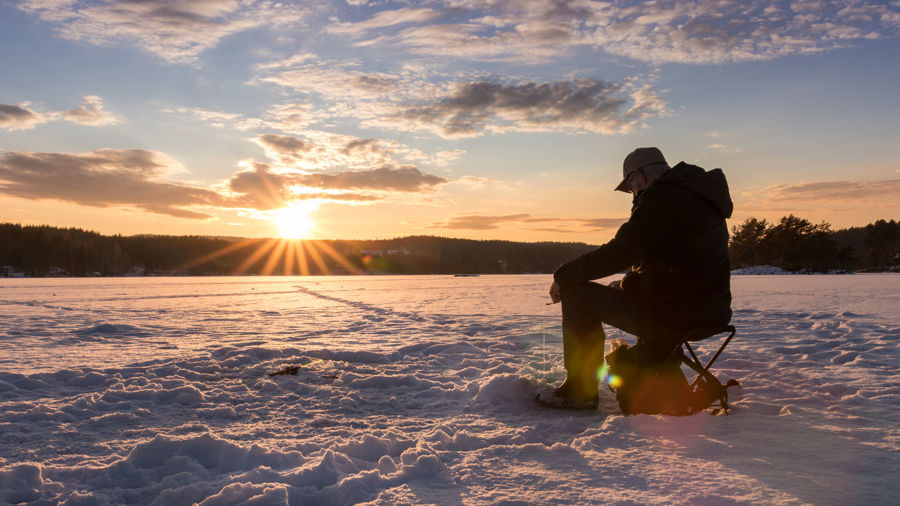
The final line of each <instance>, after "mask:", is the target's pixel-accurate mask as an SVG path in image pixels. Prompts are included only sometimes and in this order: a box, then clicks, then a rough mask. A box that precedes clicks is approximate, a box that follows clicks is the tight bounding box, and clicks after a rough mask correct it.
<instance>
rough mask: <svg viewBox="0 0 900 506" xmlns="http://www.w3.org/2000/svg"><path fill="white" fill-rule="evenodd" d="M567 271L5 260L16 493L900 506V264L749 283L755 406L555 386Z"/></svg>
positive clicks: (308, 500) (1, 346) (20, 499)
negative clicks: (176, 266)
mask: <svg viewBox="0 0 900 506" xmlns="http://www.w3.org/2000/svg"><path fill="white" fill-rule="evenodd" d="M548 285H549V277H548V276H480V277H468V278H459V277H456V278H455V277H452V276H409V277H399V276H398V277H390V276H373V277H309V278H301V277H295V278H264V277H252V278H248V277H244V278H240V277H238V278H143V279H141V278H122V279H102V278H91V279H2V280H0V310H2V314H3V318H2V319H0V336H2V338H0V504H4V503H12V504H18V503H26V504H68V505H76V504H79V505H80V504H107V503H113V504H165V505H171V504H194V503H199V504H203V505H213V504H266V505H268V504H347V503H369V504H398V503H399V504H404V503H405V504H417V503H440V504H447V503H451V504H452V503H476V504H481V503H497V502H499V503H512V504H523V503H550V504H554V503H557V504H576V503H577V504H587V503H627V504H635V503H638V504H654V503H655V504H660V503H665V504H722V503H739V504H744V503H756V504H759V503H786V504H804V503H815V504H897V503H898V502H900V489H898V488H897V487H896V486H894V483H893V482H894V481H895V477H896V476H897V475H898V474H900V452H898V446H900V427H898V424H897V420H898V419H900V375H898V373H897V364H898V363H900V362H898V360H900V352H898V351H900V346H898V338H900V326H898V322H900V275H897V274H857V275H853V276H767V275H762V276H739V277H735V278H734V279H733V281H732V285H733V292H734V304H733V307H734V309H735V315H734V319H733V323H734V324H735V326H736V327H737V328H738V333H737V336H736V337H735V339H734V341H733V342H732V344H730V345H729V347H728V350H727V351H726V353H725V354H724V355H723V356H722V357H721V358H720V359H719V361H718V362H717V364H716V370H717V372H718V373H719V375H720V376H721V377H723V378H736V379H739V380H740V381H741V382H742V384H743V391H742V399H741V400H740V401H738V402H736V403H735V407H734V409H733V412H732V414H731V415H729V416H721V415H720V416H712V415H711V414H709V413H703V414H699V415H695V416H691V417H665V416H648V415H638V416H623V415H622V414H621V413H620V412H619V410H618V408H617V406H616V404H615V401H614V399H613V398H612V395H611V394H610V393H609V392H607V391H605V390H602V391H601V403H600V404H601V405H600V408H599V409H598V410H597V411H596V412H594V413H569V412H562V411H554V410H547V409H543V408H540V407H538V406H536V405H535V404H534V402H533V395H534V391H535V390H536V389H538V388H539V387H540V386H542V385H545V384H547V383H555V382H557V381H559V380H561V379H562V377H563V376H564V371H563V369H562V366H561V359H562V354H561V351H562V350H561V339H560V328H559V306H546V305H545V303H546V302H547V297H546V291H547V288H548ZM609 337H610V338H617V337H625V338H626V340H628V341H629V342H633V339H634V338H633V337H631V336H627V335H624V336H623V335H622V334H621V333H619V332H618V331H617V330H610V331H609ZM699 345H700V346H699V347H700V348H701V350H709V349H710V348H712V347H714V346H715V345H716V343H705V342H704V343H699ZM276 372H281V373H282V374H275V375H272V374H273V373H276Z"/></svg>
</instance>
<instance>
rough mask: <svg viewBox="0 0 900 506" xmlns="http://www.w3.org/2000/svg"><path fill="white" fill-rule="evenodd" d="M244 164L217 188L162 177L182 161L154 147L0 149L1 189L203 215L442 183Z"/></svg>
mask: <svg viewBox="0 0 900 506" xmlns="http://www.w3.org/2000/svg"><path fill="white" fill-rule="evenodd" d="M282 140H283V139H282ZM244 167H245V170H243V171H241V172H238V173H237V174H235V175H233V176H232V177H230V178H229V179H228V180H227V181H225V187H224V188H223V191H215V190H212V189H208V188H199V187H195V186H191V185H187V184H184V183H180V182H174V181H166V180H164V179H165V176H166V174H169V173H172V172H176V171H180V170H181V166H180V164H179V163H178V162H176V161H175V160H173V159H171V158H169V157H168V156H166V155H164V154H162V153H159V152H157V151H150V150H143V149H99V150H95V151H89V152H86V153H79V154H72V153H41V152H22V151H17V152H0V194H2V195H6V196H10V197H16V198H23V199H31V200H45V199H50V200H59V201H63V202H70V203H74V204H79V205H85V206H92V207H112V206H126V207H133V208H137V209H141V210H143V211H147V212H151V213H156V214H164V215H168V216H174V217H177V218H187V219H208V218H212V217H213V214H211V213H214V212H215V211H216V210H222V209H252V210H259V211H264V210H271V209H278V208H280V207H284V206H285V205H287V204H289V203H290V202H292V201H296V200H313V199H315V200H320V201H323V202H337V203H365V202H373V201H378V200H385V199H389V198H391V197H392V196H395V195H399V194H405V195H409V194H415V193H422V192H427V191H431V190H433V189H434V188H436V187H437V186H439V185H442V184H444V183H447V182H448V180H447V179H445V178H442V177H438V176H434V175H431V174H426V173H424V172H421V171H420V170H419V169H417V168H415V167H413V166H409V165H407V166H382V167H374V168H370V169H365V170H344V171H339V172H335V173H306V172H296V171H293V172H277V171H275V170H273V168H272V167H271V166H270V165H269V164H266V163H260V162H246V163H245V164H244Z"/></svg>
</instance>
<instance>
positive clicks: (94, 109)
mask: <svg viewBox="0 0 900 506" xmlns="http://www.w3.org/2000/svg"><path fill="white" fill-rule="evenodd" d="M59 115H60V116H61V117H62V118H63V119H65V120H67V121H71V122H73V123H80V124H82V125H91V126H103V125H114V124H116V123H120V120H119V119H118V118H117V117H115V116H113V115H112V114H110V113H108V112H106V111H104V110H103V100H102V99H101V98H100V97H98V96H96V95H88V96H86V97H84V98H83V99H82V101H81V105H80V106H78V107H76V108H74V109H69V110H68V111H62V112H60V113H59Z"/></svg>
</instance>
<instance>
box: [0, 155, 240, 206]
mask: <svg viewBox="0 0 900 506" xmlns="http://www.w3.org/2000/svg"><path fill="white" fill-rule="evenodd" d="M178 168H179V167H178V164H177V162H175V161H174V160H172V159H170V158H168V157H167V156H165V155H163V154H162V153H159V152H156V151H148V150H143V149H99V150H96V151H89V152H87V153H81V154H69V153H34V152H4V153H0V193H2V194H4V195H8V196H11V197H18V198H24V199H35V200H41V199H53V200H61V201H65V202H72V203H76V204H81V205H86V206H94V207H109V206H119V205H122V206H132V207H136V208H139V209H143V210H145V211H149V212H152V213H159V214H166V215H169V216H175V217H178V218H192V219H203V218H209V217H210V216H209V215H207V214H202V213H199V212H195V211H191V210H188V209H185V208H187V207H191V206H221V205H224V204H225V201H224V199H223V197H222V196H221V195H219V194H218V193H216V192H214V191H211V190H206V189H202V188H195V187H191V186H187V185H183V184H178V183H167V182H163V181H160V180H159V179H160V177H161V176H163V175H164V174H165V173H166V172H170V171H172V170H176V169H178Z"/></svg>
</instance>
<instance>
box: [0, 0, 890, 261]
mask: <svg viewBox="0 0 900 506" xmlns="http://www.w3.org/2000/svg"><path fill="white" fill-rule="evenodd" d="M898 35H900V1H868V0H860V1H851V0H846V1H827V0H809V1H807V0H800V1H794V2H758V1H753V0H751V1H731V0H694V1H683V0H659V1H653V2H626V1H612V2H594V1H587V0H573V1H565V0H558V1H549V0H521V1H503V0H498V1H492V0H486V1H474V0H434V1H422V2H414V1H397V2H394V1H387V0H385V1H375V0H373V1H367V0H335V1H333V2H327V1H322V2H312V1H306V2H270V1H257V0H195V1H191V2H181V1H167V0H101V1H79V0H24V1H11V0H0V65H2V68H3V71H2V73H0V221H4V222H14V223H21V224H23V225H36V224H48V225H53V226H62V227H80V228H85V229H89V230H95V231H98V232H101V233H108V234H126V235H131V234H144V233H151V234H176V235H182V234H192V235H218V236H241V237H278V236H287V237H310V238H319V239H334V238H341V239H376V238H382V239H383V238H390V237H400V236H407V235H420V234H425V235H439V236H447V237H463V238H475V239H507V240H523V241H545V240H552V241H583V242H588V243H592V244H599V243H602V242H604V241H606V240H608V239H609V238H611V237H612V235H613V234H614V233H615V230H616V228H617V227H618V226H619V224H621V223H622V222H623V221H624V220H626V219H627V217H628V214H629V211H630V207H631V196H630V195H628V194H625V193H622V192H615V191H613V188H615V186H616V185H617V183H618V182H619V180H621V178H622V160H623V159H624V157H625V156H626V155H627V154H628V153H629V152H630V151H631V150H632V149H634V148H636V147H640V146H657V147H659V148H660V149H661V150H662V151H663V153H664V154H665V156H666V158H667V160H668V161H669V163H670V164H671V165H674V164H676V163H677V162H679V161H685V162H688V163H693V164H696V165H699V166H701V167H704V168H706V169H712V168H721V169H722V170H723V171H724V172H725V174H726V176H727V178H728V182H729V187H730V189H731V193H732V198H733V199H734V203H735V211H734V216H733V217H732V219H731V220H729V224H730V225H737V224H740V223H741V222H743V221H744V220H746V219H747V218H749V217H757V218H765V219H768V220H770V221H773V220H774V221H777V220H778V219H779V218H780V217H782V216H785V215H787V214H794V215H797V216H801V217H804V218H807V219H809V220H811V221H813V222H816V223H818V222H821V221H827V222H828V223H830V224H831V225H832V226H833V227H834V228H844V227H850V226H862V225H865V224H867V223H870V222H872V221H874V220H876V219H880V218H884V219H898V218H900V147H898V144H900V142H898V141H900V92H898V90H900V84H898V83H900V37H898Z"/></svg>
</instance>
